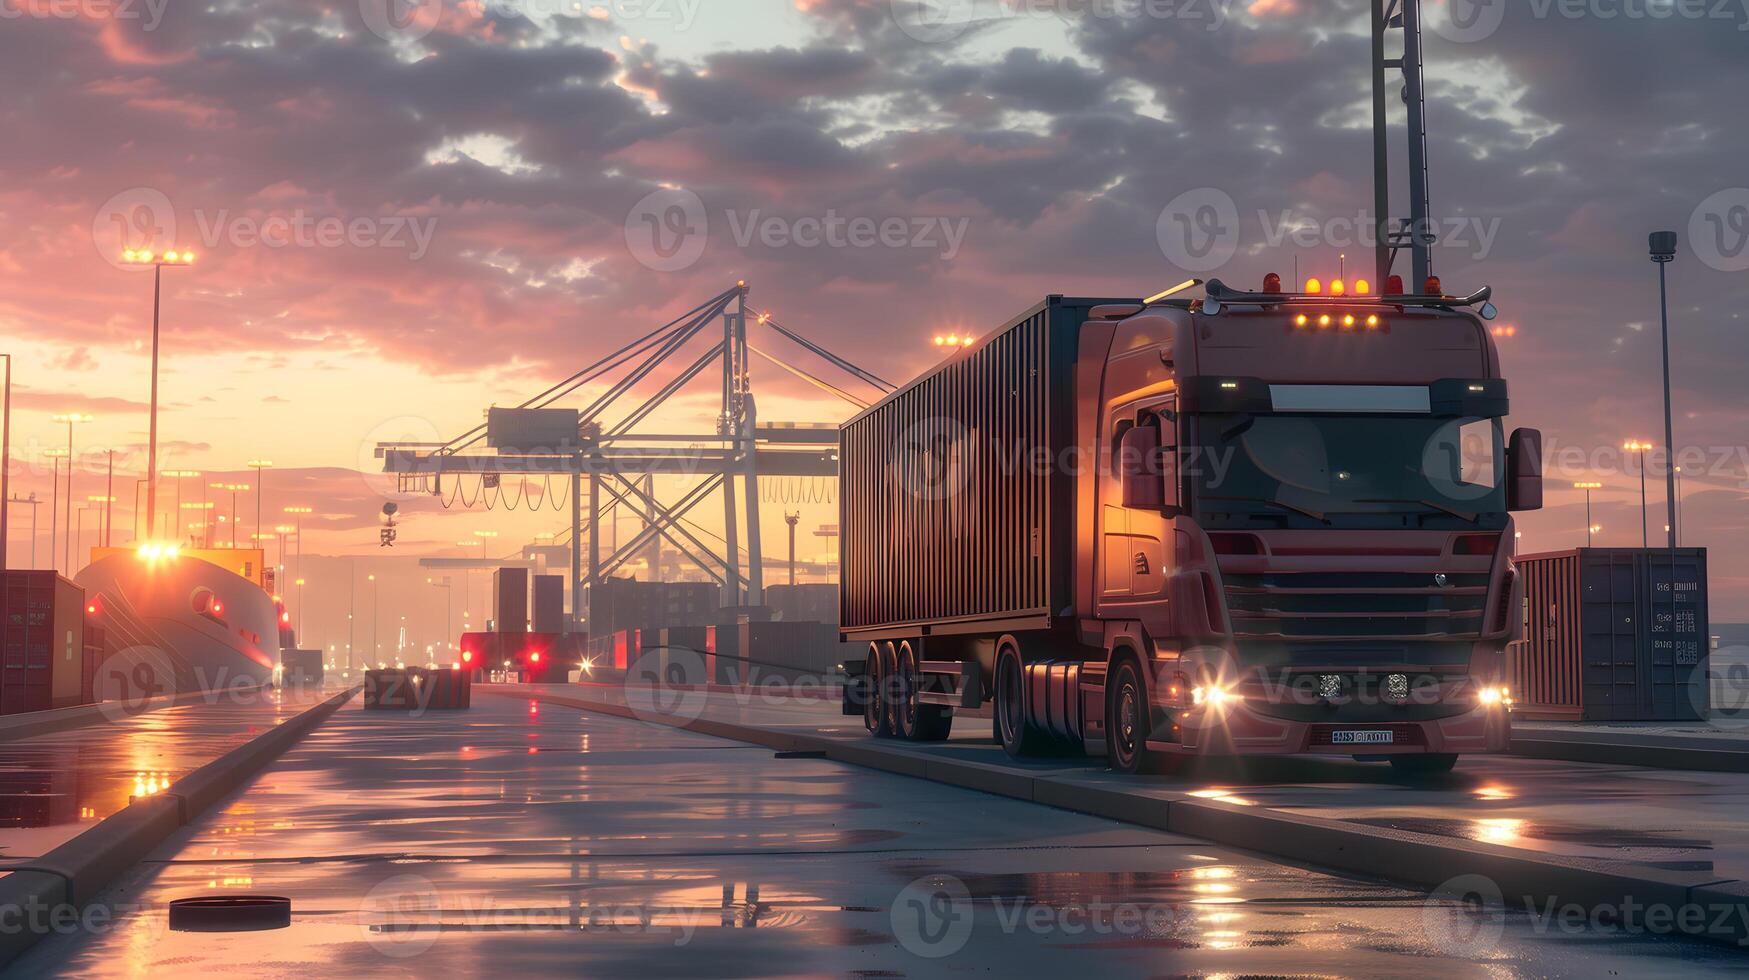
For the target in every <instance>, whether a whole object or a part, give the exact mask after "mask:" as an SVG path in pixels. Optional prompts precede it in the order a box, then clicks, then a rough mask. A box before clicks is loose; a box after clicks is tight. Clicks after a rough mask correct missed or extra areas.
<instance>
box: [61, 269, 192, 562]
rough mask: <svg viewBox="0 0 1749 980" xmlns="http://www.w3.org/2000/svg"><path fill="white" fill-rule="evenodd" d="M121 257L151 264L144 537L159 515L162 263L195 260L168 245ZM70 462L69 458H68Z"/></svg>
mask: <svg viewBox="0 0 1749 980" xmlns="http://www.w3.org/2000/svg"><path fill="white" fill-rule="evenodd" d="M121 259H122V261H123V262H125V263H127V264H128V265H149V266H151V267H152V404H151V407H150V409H149V410H148V411H149V415H150V422H149V423H148V429H147V433H148V434H147V436H146V537H147V538H151V537H152V536H153V535H154V533H155V527H156V525H155V524H154V523H153V522H155V521H156V520H157V519H158V477H157V475H156V474H157V472H158V309H159V305H160V304H159V299H160V297H162V296H163V286H164V267H165V266H167V265H170V266H181V265H191V264H193V262H194V253H193V252H187V251H183V252H178V251H176V250H175V249H171V250H170V251H168V252H164V253H162V254H158V253H154V252H153V251H152V250H151V249H131V248H130V249H128V250H127V251H125V252H123V253H121ZM68 462H69V463H70V462H71V460H69V461H68Z"/></svg>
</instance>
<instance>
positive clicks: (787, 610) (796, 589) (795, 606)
mask: <svg viewBox="0 0 1749 980" xmlns="http://www.w3.org/2000/svg"><path fill="white" fill-rule="evenodd" d="M765 604H766V605H768V606H770V607H771V613H772V618H773V619H781V620H786V621H789V622H808V623H831V624H832V625H834V626H836V625H838V586H837V585H835V584H832V583H825V584H819V585H768V586H766V587H765Z"/></svg>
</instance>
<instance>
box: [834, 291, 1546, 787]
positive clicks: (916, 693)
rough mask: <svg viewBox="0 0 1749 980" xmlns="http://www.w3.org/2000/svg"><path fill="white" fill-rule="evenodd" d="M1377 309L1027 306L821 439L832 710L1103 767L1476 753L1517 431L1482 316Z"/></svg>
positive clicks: (1495, 710)
mask: <svg viewBox="0 0 1749 980" xmlns="http://www.w3.org/2000/svg"><path fill="white" fill-rule="evenodd" d="M1198 285H1202V286H1203V287H1204V288H1203V293H1204V295H1203V296H1202V297H1201V298H1196V297H1192V296H1188V295H1179V294H1180V293H1182V292H1183V291H1184V290H1187V289H1190V288H1192V287H1194V286H1198ZM1382 285H1383V286H1384V287H1385V288H1384V289H1382V290H1374V289H1372V287H1371V284H1368V283H1361V282H1356V283H1355V284H1354V288H1353V290H1352V291H1350V290H1348V289H1346V288H1345V284H1344V283H1342V282H1340V281H1334V282H1332V283H1331V284H1330V288H1329V289H1324V288H1322V286H1321V284H1320V283H1319V282H1318V281H1316V280H1308V282H1307V284H1306V287H1305V289H1304V290H1303V291H1301V292H1292V293H1290V292H1287V291H1285V290H1284V289H1283V284H1282V283H1281V281H1280V277H1278V276H1274V275H1271V276H1266V277H1265V280H1264V284H1263V288H1262V289H1261V290H1259V291H1255V292H1250V291H1242V290H1235V289H1233V288H1231V287H1228V286H1226V285H1225V284H1223V283H1221V282H1219V281H1218V280H1211V281H1209V282H1208V283H1206V284H1203V283H1200V282H1198V281H1195V280H1192V281H1189V282H1186V283H1184V284H1182V285H1181V286H1180V287H1177V288H1176V289H1174V290H1168V291H1167V292H1165V293H1162V294H1160V295H1157V296H1154V297H1150V298H1149V299H1147V300H1138V299H1104V298H1099V299H1094V298H1069V297H1064V296H1049V297H1047V298H1046V299H1045V300H1044V301H1043V302H1042V303H1038V304H1036V305H1034V306H1032V307H1031V308H1029V309H1027V310H1026V311H1025V312H1023V313H1022V314H1021V315H1019V316H1017V317H1014V318H1012V319H1010V320H1008V321H1006V322H1005V323H1004V324H1002V325H1001V326H999V327H998V328H997V329H996V330H994V331H992V332H990V333H988V334H985V335H983V336H981V337H979V338H977V339H976V340H975V341H974V342H971V343H970V344H967V345H960V346H956V347H955V348H954V349H953V350H952V352H951V353H950V354H949V355H947V356H946V357H945V358H944V360H943V361H942V363H940V364H939V365H937V366H936V367H935V368H933V369H932V370H930V371H929V372H927V373H925V374H924V375H923V376H921V377H920V378H918V379H916V380H914V381H912V382H910V383H908V384H906V385H904V386H901V387H900V388H898V389H897V390H895V391H893V392H892V393H890V394H888V395H887V396H886V397H885V398H883V399H882V400H881V401H880V402H878V403H876V404H875V405H873V406H871V407H870V408H868V409H866V410H864V411H863V412H861V413H860V414H858V415H857V416H855V417H854V418H852V419H851V420H850V421H848V422H846V423H845V424H844V425H843V426H842V427H841V429H840V433H839V468H840V484H841V487H840V497H839V501H840V503H839V516H840V522H839V523H840V527H841V529H842V535H841V537H840V539H839V540H840V545H839V546H840V568H841V574H840V583H839V588H840V595H839V628H840V632H841V635H842V638H843V639H844V640H845V641H846V642H854V643H857V644H858V646H859V648H860V650H861V656H857V655H856V654H855V653H852V654H851V655H850V656H849V657H848V658H847V659H846V662H845V673H846V675H847V678H848V679H847V683H846V684H845V687H844V698H843V710H844V712H845V713H846V714H861V715H862V716H863V721H864V724H865V726H866V727H867V728H868V729H869V731H870V732H871V733H873V734H875V735H877V736H881V737H886V736H894V737H900V738H904V739H907V740H912V741H933V740H939V739H941V738H945V737H946V736H947V734H948V731H949V729H950V726H951V722H952V717H953V713H954V712H955V711H957V710H960V709H969V708H979V707H981V706H983V705H984V704H986V703H992V702H993V707H992V711H991V713H992V715H993V724H994V731H993V734H994V735H995V737H996V738H997V740H998V741H999V742H1000V743H1001V744H1002V746H1003V748H1004V749H1005V750H1006V751H1008V752H1009V753H1010V754H1011V755H1015V756H1027V755H1033V754H1037V753H1039V752H1044V751H1050V750H1052V749H1053V747H1055V746H1059V745H1063V744H1068V745H1078V746H1080V747H1082V748H1084V749H1085V750H1086V751H1088V752H1089V753H1092V754H1105V755H1107V756H1108V757H1109V758H1110V759H1111V760H1112V764H1113V766H1114V767H1115V768H1118V769H1121V770H1124V771H1136V770H1138V769H1142V768H1146V767H1149V766H1152V765H1154V764H1156V763H1159V762H1163V761H1164V760H1165V759H1167V758H1169V757H1172V756H1178V755H1186V754H1220V755H1228V754H1252V753H1255V754H1289V753H1299V752H1327V753H1331V754H1345V755H1367V756H1373V757H1380V758H1386V759H1388V760H1389V761H1390V762H1391V764H1392V765H1394V766H1396V767H1397V768H1399V769H1401V770H1404V771H1407V772H1412V773H1426V772H1440V771H1445V770H1447V769H1450V768H1451V766H1452V765H1453V764H1454V763H1455V761H1456V759H1457V758H1458V756H1459V755H1460V754H1462V753H1466V752H1499V751H1503V750H1504V749H1505V747H1506V745H1507V743H1508V740H1509V733H1510V710H1511V700H1510V695H1509V692H1508V689H1507V687H1506V684H1505V680H1506V677H1505V645H1506V643H1507V642H1508V641H1509V640H1510V639H1512V638H1513V633H1514V631H1515V630H1516V629H1517V628H1518V617H1517V616H1516V615H1515V614H1514V610H1516V609H1517V608H1518V597H1519V595H1520V594H1521V593H1520V591H1519V590H1520V589H1521V588H1522V586H1521V584H1520V583H1519V581H1518V579H1517V577H1516V575H1515V573H1514V572H1513V569H1512V566H1511V562H1510V543H1511V541H1512V540H1513V534H1514V525H1513V521H1512V517H1511V513H1512V512H1514V511H1523V510H1534V509H1537V508H1538V507H1540V506H1541V505H1542V475H1541V448H1540V447H1541V435H1540V433H1538V432H1537V431H1536V430H1534V429H1519V430H1516V431H1514V432H1512V433H1511V434H1510V436H1508V434H1507V431H1506V429H1505V425H1504V420H1505V418H1506V416H1507V415H1508V413H1509V401H1508V398H1507V390H1506V382H1505V379H1504V378H1502V377H1501V376H1500V361H1499V355H1498V351H1497V349H1496V347H1495V345H1494V342H1493V340H1492V337H1491V334H1490V333H1489V331H1488V330H1487V328H1486V327H1485V326H1484V324H1483V321H1484V320H1486V319H1488V318H1491V317H1492V316H1493V315H1494V313H1495V311H1494V310H1493V307H1492V304H1490V303H1489V302H1488V297H1489V295H1490V291H1489V290H1487V289H1486V288H1484V289H1481V290H1477V291H1476V292H1474V293H1471V294H1469V295H1467V296H1453V295H1447V294H1445V293H1444V292H1443V289H1442V287H1441V285H1440V283H1439V282H1438V280H1437V278H1436V277H1429V278H1428V280H1427V282H1426V283H1425V284H1424V290H1425V291H1424V292H1422V293H1416V294H1410V293H1406V292H1405V291H1404V289H1403V284H1402V282H1401V280H1400V277H1397V276H1392V277H1390V279H1389V281H1388V282H1387V283H1385V284H1382Z"/></svg>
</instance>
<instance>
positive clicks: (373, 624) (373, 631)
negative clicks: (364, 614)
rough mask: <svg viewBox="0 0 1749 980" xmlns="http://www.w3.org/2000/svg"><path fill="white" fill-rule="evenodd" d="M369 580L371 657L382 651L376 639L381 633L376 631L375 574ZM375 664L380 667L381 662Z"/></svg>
mask: <svg viewBox="0 0 1749 980" xmlns="http://www.w3.org/2000/svg"><path fill="white" fill-rule="evenodd" d="M369 580H370V655H371V656H372V657H375V656H376V655H377V654H378V653H381V652H382V643H381V641H380V640H379V639H378V637H379V636H380V635H381V634H379V633H378V632H377V577H376V576H375V575H371V576H369ZM377 666H378V667H381V666H382V664H377Z"/></svg>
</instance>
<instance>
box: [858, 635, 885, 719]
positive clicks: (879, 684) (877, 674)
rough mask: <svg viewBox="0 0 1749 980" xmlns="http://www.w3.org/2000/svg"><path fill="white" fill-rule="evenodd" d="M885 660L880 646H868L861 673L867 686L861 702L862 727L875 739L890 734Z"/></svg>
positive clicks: (876, 644) (873, 644)
mask: <svg viewBox="0 0 1749 980" xmlns="http://www.w3.org/2000/svg"><path fill="white" fill-rule="evenodd" d="M886 659H887V658H886V657H884V656H882V655H881V647H880V644H878V643H870V644H869V645H868V661H867V666H866V667H865V668H864V672H863V682H864V683H865V684H867V686H868V692H867V696H866V697H864V698H863V701H862V726H863V727H864V728H866V729H868V733H869V734H870V735H873V736H875V737H876V738H879V737H880V736H882V735H888V734H891V733H892V727H891V725H890V724H889V723H888V718H889V714H888V712H887V673H886V670H885V666H886Z"/></svg>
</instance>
